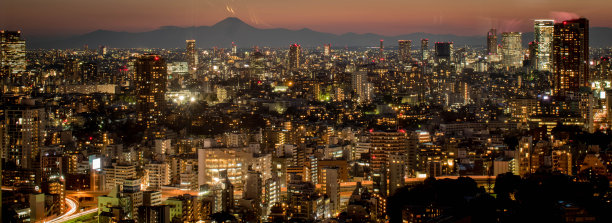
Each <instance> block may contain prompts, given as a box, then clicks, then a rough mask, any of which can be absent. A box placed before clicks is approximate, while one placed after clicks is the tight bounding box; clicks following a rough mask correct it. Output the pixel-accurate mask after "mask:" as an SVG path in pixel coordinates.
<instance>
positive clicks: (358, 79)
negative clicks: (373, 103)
mask: <svg viewBox="0 0 612 223" xmlns="http://www.w3.org/2000/svg"><path fill="white" fill-rule="evenodd" d="M352 85H353V91H355V96H356V97H357V101H359V102H361V103H363V102H368V101H370V100H371V99H372V84H371V83H369V82H368V73H367V72H366V71H357V72H354V73H353V75H352Z"/></svg>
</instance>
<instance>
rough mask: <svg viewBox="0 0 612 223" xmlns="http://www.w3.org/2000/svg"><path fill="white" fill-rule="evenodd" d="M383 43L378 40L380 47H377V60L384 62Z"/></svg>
mask: <svg viewBox="0 0 612 223" xmlns="http://www.w3.org/2000/svg"><path fill="white" fill-rule="evenodd" d="M384 42H385V40H382V39H381V40H380V47H378V59H379V60H384V59H385V52H384V50H385V46H384Z"/></svg>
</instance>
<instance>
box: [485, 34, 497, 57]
mask: <svg viewBox="0 0 612 223" xmlns="http://www.w3.org/2000/svg"><path fill="white" fill-rule="evenodd" d="M487 54H488V55H495V54H497V30H496V29H491V30H489V32H488V33H487Z"/></svg>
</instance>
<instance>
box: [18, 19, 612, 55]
mask: <svg viewBox="0 0 612 223" xmlns="http://www.w3.org/2000/svg"><path fill="white" fill-rule="evenodd" d="M485 34H486V31H484V32H483V35H481V36H457V35H452V34H442V35H441V34H428V33H412V34H407V35H399V36H384V35H377V34H372V33H366V34H356V33H346V34H342V35H336V34H331V33H324V32H317V31H313V30H310V29H301V30H289V29H280V28H279V29H259V28H255V27H252V26H250V25H249V24H246V23H245V22H243V21H242V20H240V19H238V18H234V17H229V18H226V19H224V20H223V21H221V22H219V23H217V24H215V25H213V26H199V27H176V26H166V27H161V28H159V29H157V30H153V31H148V32H139V33H131V32H115V31H108V30H97V31H94V32H91V33H87V34H83V35H78V36H72V37H67V38H63V39H48V38H36V37H27V36H26V38H27V47H28V48H29V49H50V48H55V49H68V48H81V47H83V45H85V44H87V45H89V46H90V47H92V48H95V47H97V46H99V45H105V46H108V47H110V48H184V47H185V40H186V39H195V40H196V43H197V46H198V48H212V47H215V46H218V47H222V48H226V47H230V46H231V43H232V42H235V43H236V44H237V45H238V47H240V48H248V47H253V46H269V47H288V46H289V44H291V43H299V44H300V45H302V46H304V47H316V46H322V45H323V44H327V43H330V44H332V47H345V46H347V47H365V46H378V42H379V41H380V40H381V39H384V40H385V45H386V46H391V47H396V46H397V40H412V48H413V49H417V48H419V47H420V40H421V39H422V38H427V39H429V47H430V48H431V47H433V45H434V43H435V42H442V41H453V42H454V43H455V46H457V47H461V46H465V45H469V46H484V45H485V43H486V40H485ZM498 39H501V38H500V37H498ZM532 40H533V33H532V32H529V33H523V45H524V46H527V43H529V42H530V41H532ZM590 45H591V47H610V46H612V28H603V27H591V29H590Z"/></svg>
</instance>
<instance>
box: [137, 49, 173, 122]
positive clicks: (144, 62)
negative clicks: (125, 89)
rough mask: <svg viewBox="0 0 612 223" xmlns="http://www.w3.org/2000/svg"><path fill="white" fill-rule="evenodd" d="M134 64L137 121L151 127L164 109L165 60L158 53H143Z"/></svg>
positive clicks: (159, 119) (159, 120)
mask: <svg viewBox="0 0 612 223" xmlns="http://www.w3.org/2000/svg"><path fill="white" fill-rule="evenodd" d="M134 66H135V67H136V81H135V82H134V84H135V87H136V97H137V98H136V102H137V110H138V122H140V123H141V124H142V125H144V126H146V127H147V128H152V127H154V126H156V125H157V124H159V123H160V122H161V119H162V118H163V112H164V110H165V109H166V82H167V72H166V61H165V60H164V59H163V58H161V56H159V55H143V56H141V57H140V58H138V60H137V61H136V63H135V64H134Z"/></svg>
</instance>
